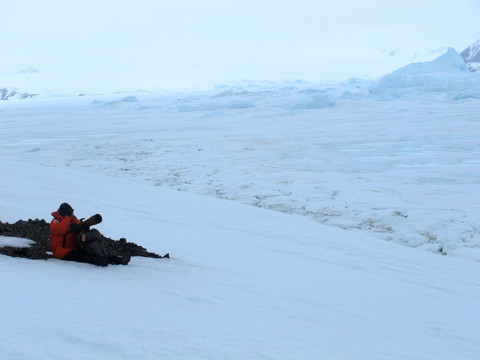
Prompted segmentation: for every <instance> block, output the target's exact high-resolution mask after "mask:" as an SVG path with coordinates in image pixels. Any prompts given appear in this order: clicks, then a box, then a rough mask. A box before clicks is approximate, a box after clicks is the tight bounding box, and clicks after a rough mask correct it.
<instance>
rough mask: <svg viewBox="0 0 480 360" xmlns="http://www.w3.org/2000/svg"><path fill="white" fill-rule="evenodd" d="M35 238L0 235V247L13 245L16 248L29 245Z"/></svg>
mask: <svg viewBox="0 0 480 360" xmlns="http://www.w3.org/2000/svg"><path fill="white" fill-rule="evenodd" d="M33 243H34V241H33V240H30V239H24V238H19V237H13V236H0V247H6V246H12V247H16V248H22V247H29V246H30V245H32V244H33Z"/></svg>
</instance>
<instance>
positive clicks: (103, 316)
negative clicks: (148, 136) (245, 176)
mask: <svg viewBox="0 0 480 360" xmlns="http://www.w3.org/2000/svg"><path fill="white" fill-rule="evenodd" d="M1 166H2V169H4V171H2V172H1V174H0V183H1V184H2V190H3V192H4V193H3V194H4V195H3V196H2V203H1V205H0V217H1V218H2V219H5V220H10V221H13V220H15V219H17V218H19V217H20V218H29V217H35V216H45V217H48V212H49V210H51V209H55V208H56V206H57V203H59V202H60V201H62V200H64V199H66V198H68V199H69V200H70V202H71V203H72V204H73V206H74V207H75V211H76V213H77V214H86V215H87V214H90V213H92V212H93V211H95V210H98V209H101V212H102V214H103V215H104V222H103V223H102V225H101V230H102V231H103V232H104V233H107V234H110V235H112V236H117V237H119V236H120V235H125V236H126V237H127V239H132V240H135V241H138V242H140V243H141V244H142V245H144V246H146V247H147V248H149V249H151V250H153V251H158V252H162V251H165V250H168V251H170V252H171V253H172V255H173V258H172V259H171V260H151V259H140V258H134V259H133V260H132V262H131V263H130V265H128V266H127V267H114V266H110V267H108V268H97V267H94V266H90V265H86V264H76V263H66V262H61V261H58V260H48V261H32V260H25V259H18V258H8V257H5V256H1V257H0V271H1V274H2V276H1V277H0V292H1V296H0V323H1V324H2V327H0V340H1V342H0V355H1V357H2V358H3V359H27V358H28V359H51V358H57V359H71V358H78V359H100V358H101V359H139V358H141V359H158V358H168V359H246V358H248V359H265V358H266V359H318V358H333V359H352V358H357V359H387V358H388V359H453V358H454V359H472V358H474V357H475V356H476V354H478V352H479V350H480V348H479V345H478V344H480V342H479V340H480V333H479V328H478V315H479V313H478V306H477V305H478V301H479V300H480V296H479V295H480V294H479V292H478V289H479V285H480V284H479V279H478V275H477V274H479V270H480V269H479V266H480V265H479V263H477V262H471V261H462V260H459V259H455V258H451V257H448V256H447V257H445V256H438V255H435V254H431V253H428V252H423V251H418V250H415V249H410V248H408V247H404V246H400V245H395V244H392V243H388V242H385V241H382V240H379V239H376V238H375V237H373V236H362V235H360V234H358V233H352V232H348V231H344V230H340V229H335V228H332V227H327V226H324V225H321V224H318V223H316V222H314V221H312V220H309V219H306V218H304V217H300V216H297V215H289V214H283V213H278V212H271V211H267V210H263V209H259V208H254V207H251V206H246V205H241V204H237V203H234V202H230V201H224V200H220V199H215V198H209V197H203V196H198V195H193V194H188V193H184V192H178V191H174V190H170V189H167V188H162V187H152V186H150V185H148V184H141V183H139V182H138V181H135V180H134V179H119V178H112V177H108V176H101V175H93V174H90V173H88V172H85V171H77V170H72V169H68V168H64V167H63V168H54V167H46V166H44V165H41V164H32V163H28V162H21V161H9V160H6V159H2V162H1ZM33 174H34V176H32V175H33Z"/></svg>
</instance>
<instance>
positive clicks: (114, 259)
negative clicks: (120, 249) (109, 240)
mask: <svg viewBox="0 0 480 360" xmlns="http://www.w3.org/2000/svg"><path fill="white" fill-rule="evenodd" d="M108 260H109V262H110V263H111V264H113V265H127V264H128V263H129V262H130V255H123V256H117V255H110V256H109V257H108Z"/></svg>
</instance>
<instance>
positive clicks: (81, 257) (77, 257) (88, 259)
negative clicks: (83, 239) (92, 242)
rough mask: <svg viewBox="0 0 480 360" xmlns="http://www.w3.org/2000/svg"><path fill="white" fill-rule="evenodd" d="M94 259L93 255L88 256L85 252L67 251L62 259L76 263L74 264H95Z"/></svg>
mask: <svg viewBox="0 0 480 360" xmlns="http://www.w3.org/2000/svg"><path fill="white" fill-rule="evenodd" d="M95 259H96V256H95V255H92V254H88V253H87V252H86V251H83V250H72V251H69V252H68V253H67V255H65V256H64V257H63V260H67V261H76V262H82V263H89V264H95Z"/></svg>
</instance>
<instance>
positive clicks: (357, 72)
mask: <svg viewBox="0 0 480 360" xmlns="http://www.w3.org/2000/svg"><path fill="white" fill-rule="evenodd" d="M0 3H1V6H0V9H2V11H1V13H0V24H2V29H3V36H2V41H1V49H2V56H0V73H3V74H5V73H8V72H12V71H19V70H22V69H23V68H26V67H34V68H37V69H39V70H40V71H42V72H58V73H64V74H70V73H72V72H80V73H105V72H110V73H120V74H124V75H125V76H132V74H133V75H135V76H138V77H139V78H141V77H143V76H146V77H149V76H150V77H151V76H156V77H158V78H172V79H178V80H179V81H180V79H182V81H186V82H188V79H192V80H194V81H197V82H201V81H206V80H207V79H212V78H215V81H221V80H223V79H224V80H226V81H228V80H230V79H235V78H238V79H240V78H252V79H253V78H255V79H258V78H263V79H272V80H278V79H287V78H304V79H307V80H319V79H327V78H332V79H334V78H346V77H349V76H362V75H365V76H368V75H371V76H378V75H381V74H382V72H385V71H389V70H394V69H395V68H396V67H398V66H401V65H405V64H404V63H403V62H405V61H407V62H408V61H409V59H411V58H412V56H413V54H414V53H415V52H417V51H418V52H419V59H423V58H426V57H428V56H429V55H428V54H429V52H431V51H432V50H435V49H438V48H441V47H446V46H451V47H454V48H456V49H457V50H458V51H461V50H463V48H465V47H466V46H468V45H470V44H471V43H473V42H474V41H476V40H478V39H479V38H480V0H449V1H447V0H423V1H422V0H402V1H399V0H363V1H357V0H331V1H321V0H318V1H312V0H255V1H254V0H223V1H220V0H203V1H202V0H197V1H194V0H175V1H170V0H169V1H161V0H157V1H154V0H42V1H33V0H32V1H28V0H15V1H11V0H0ZM394 50H396V51H397V52H396V54H397V55H396V56H395V57H392V56H389V55H388V54H389V53H390V52H392V51H394Z"/></svg>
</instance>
